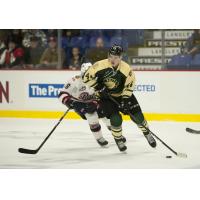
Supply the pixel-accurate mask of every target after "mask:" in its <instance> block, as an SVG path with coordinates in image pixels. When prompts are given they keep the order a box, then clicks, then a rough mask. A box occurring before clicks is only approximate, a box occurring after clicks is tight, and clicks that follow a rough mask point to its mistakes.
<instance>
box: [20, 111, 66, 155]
mask: <svg viewBox="0 0 200 200" xmlns="http://www.w3.org/2000/svg"><path fill="white" fill-rule="evenodd" d="M69 110H70V108H69V109H68V110H67V111H65V113H64V114H63V116H62V117H61V118H60V119H59V121H58V123H57V124H56V125H55V126H54V127H53V129H52V130H51V132H50V133H49V134H48V135H47V136H46V138H45V139H44V141H43V142H42V143H41V144H40V146H39V147H38V148H37V149H35V150H30V149H23V148H19V152H20V153H28V154H36V153H37V152H38V151H39V150H40V149H41V148H42V146H43V145H44V144H45V142H46V141H47V140H48V138H49V137H50V136H51V134H52V133H53V132H54V130H55V129H56V128H57V126H58V125H59V124H60V122H61V121H62V120H63V119H64V117H65V116H66V114H67V113H68V112H69Z"/></svg>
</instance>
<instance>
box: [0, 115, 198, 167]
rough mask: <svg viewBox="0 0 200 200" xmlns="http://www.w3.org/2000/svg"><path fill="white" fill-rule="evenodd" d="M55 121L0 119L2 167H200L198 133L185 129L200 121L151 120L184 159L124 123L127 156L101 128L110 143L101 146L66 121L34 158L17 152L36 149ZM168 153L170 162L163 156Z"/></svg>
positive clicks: (78, 123) (79, 124)
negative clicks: (154, 143)
mask: <svg viewBox="0 0 200 200" xmlns="http://www.w3.org/2000/svg"><path fill="white" fill-rule="evenodd" d="M57 121H58V120H57V119H13V118H9V119H8V118H6V119H3V118H1V119H0V168H14V169H15V168H31V169H35V168H39V169H41V168H64V169H65V168H70V169H75V168H100V169H102V168H118V169H124V168H126V169H127V168H137V169H143V168H150V169H152V168H156V169H157V168H165V169H168V168H173V169H174V168H178V169H179V168H200V135H195V134H191V133H187V132H186V131H185V128H186V127H190V128H194V129H197V130H200V123H185V122H181V123H180V122H179V123H178V122H150V123H149V124H150V128H151V130H152V131H153V132H154V133H155V134H156V135H157V136H159V137H160V138H161V139H163V140H164V141H165V142H166V143H167V144H168V145H169V146H171V147H172V148H174V149H175V150H176V151H178V152H182V153H187V155H188V158H186V159H185V158H179V157H176V156H175V155H173V154H172V153H171V152H170V151H169V150H168V149H166V147H164V146H163V145H162V144H161V143H160V142H159V141H158V146H157V148H156V149H152V148H151V147H150V146H149V145H148V143H147V141H146V140H145V138H144V136H143V135H142V133H141V131H140V130H139V129H138V128H137V126H136V125H135V124H133V122H131V121H125V122H124V123H123V131H124V136H125V137H126V138H127V147H128V149H127V153H120V152H119V150H118V148H117V146H116V144H115V142H114V139H113V137H112V135H111V133H110V132H109V131H108V130H107V129H106V127H105V126H104V124H102V123H101V124H102V131H103V135H104V137H105V138H106V139H107V140H108V141H109V145H108V147H107V148H101V147H100V146H99V145H98V144H97V143H96V141H95V140H94V138H93V135H92V133H91V132H90V130H89V127H88V125H87V122H86V121H83V120H67V119H66V120H64V121H63V122H61V124H60V125H59V126H58V128H57V129H56V130H55V132H54V133H53V135H52V136H51V137H50V138H49V140H48V141H47V143H46V144H45V145H44V146H43V147H42V149H41V150H40V151H39V153H38V154H36V155H27V154H20V153H18V148H19V147H24V148H31V149H35V148H37V147H38V146H39V145H40V143H41V142H42V141H43V139H44V138H45V137H46V136H47V135H48V133H49V131H50V130H51V129H52V128H53V126H54V125H55V124H56V123H57ZM167 155H171V156H172V158H171V159H170V158H168V159H167V158H166V156H167Z"/></svg>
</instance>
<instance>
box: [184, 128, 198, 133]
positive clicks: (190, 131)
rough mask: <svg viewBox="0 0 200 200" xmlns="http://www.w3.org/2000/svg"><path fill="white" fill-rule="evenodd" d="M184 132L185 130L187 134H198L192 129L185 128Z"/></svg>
mask: <svg viewBox="0 0 200 200" xmlns="http://www.w3.org/2000/svg"><path fill="white" fill-rule="evenodd" d="M185 130H186V131H187V132H188V133H194V134H200V131H197V130H194V129H191V128H186V129H185Z"/></svg>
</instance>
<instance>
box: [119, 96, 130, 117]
mask: <svg viewBox="0 0 200 200" xmlns="http://www.w3.org/2000/svg"><path fill="white" fill-rule="evenodd" d="M130 106H131V102H130V101H129V98H123V99H122V101H121V105H120V109H121V112H123V113H124V114H125V115H127V114H129V112H130Z"/></svg>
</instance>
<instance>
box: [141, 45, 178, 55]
mask: <svg viewBox="0 0 200 200" xmlns="http://www.w3.org/2000/svg"><path fill="white" fill-rule="evenodd" d="M180 52H181V49H180V48H179V47H166V48H165V56H174V55H177V54H179V53H180ZM138 56H148V57H161V56H162V48H160V47H148V48H145V47H141V48H138Z"/></svg>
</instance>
